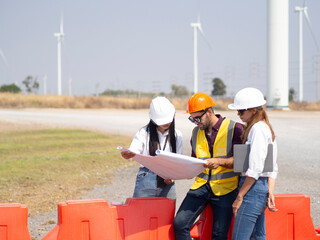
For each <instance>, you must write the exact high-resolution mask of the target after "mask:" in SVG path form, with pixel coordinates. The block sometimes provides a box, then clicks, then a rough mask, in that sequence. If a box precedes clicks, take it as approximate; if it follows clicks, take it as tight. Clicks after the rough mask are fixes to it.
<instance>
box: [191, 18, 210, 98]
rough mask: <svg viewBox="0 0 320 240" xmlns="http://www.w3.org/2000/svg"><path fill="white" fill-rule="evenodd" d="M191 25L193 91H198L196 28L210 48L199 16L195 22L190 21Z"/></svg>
mask: <svg viewBox="0 0 320 240" xmlns="http://www.w3.org/2000/svg"><path fill="white" fill-rule="evenodd" d="M190 25H191V27H193V92H194V93H197V92H198V30H199V32H200V33H201V34H202V36H203V38H204V39H205V41H206V42H207V44H208V46H209V48H210V49H211V46H210V44H209V41H208V40H207V38H206V37H205V35H204V33H203V30H202V27H201V23H200V17H198V21H197V22H196V23H191V24H190Z"/></svg>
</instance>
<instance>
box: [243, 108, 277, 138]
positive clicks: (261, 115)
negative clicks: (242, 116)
mask: <svg viewBox="0 0 320 240" xmlns="http://www.w3.org/2000/svg"><path fill="white" fill-rule="evenodd" d="M248 110H252V109H248ZM263 120H264V121H265V123H266V124H267V125H268V126H269V128H270V131H271V134H272V141H274V139H275V138H276V136H275V134H274V131H273V129H272V127H271V124H270V122H269V118H268V116H267V113H266V111H265V110H264V109H263V108H256V113H255V114H254V115H253V116H252V118H251V119H250V120H249V121H248V122H247V125H246V126H245V128H244V132H243V134H242V143H245V142H246V141H247V138H248V135H249V132H250V130H251V128H252V126H253V125H254V124H255V123H257V122H259V121H263Z"/></svg>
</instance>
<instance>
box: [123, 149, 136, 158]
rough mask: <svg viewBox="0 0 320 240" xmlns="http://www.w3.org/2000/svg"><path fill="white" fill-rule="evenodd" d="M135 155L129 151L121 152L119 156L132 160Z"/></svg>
mask: <svg viewBox="0 0 320 240" xmlns="http://www.w3.org/2000/svg"><path fill="white" fill-rule="evenodd" d="M135 155H136V154H135V153H133V152H131V151H122V152H121V156H122V157H123V158H125V159H130V158H133V157H134V156H135Z"/></svg>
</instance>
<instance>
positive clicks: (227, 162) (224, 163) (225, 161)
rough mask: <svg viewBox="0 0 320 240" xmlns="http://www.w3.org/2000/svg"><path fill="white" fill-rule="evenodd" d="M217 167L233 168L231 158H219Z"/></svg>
mask: <svg viewBox="0 0 320 240" xmlns="http://www.w3.org/2000/svg"><path fill="white" fill-rule="evenodd" d="M219 165H220V166H221V167H225V168H233V157H229V158H219Z"/></svg>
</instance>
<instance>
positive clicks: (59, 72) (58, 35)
mask: <svg viewBox="0 0 320 240" xmlns="http://www.w3.org/2000/svg"><path fill="white" fill-rule="evenodd" d="M54 36H55V37H57V39H58V95H61V43H62V42H63V37H64V33H63V19H62V16H61V21H60V32H58V33H55V34H54Z"/></svg>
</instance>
